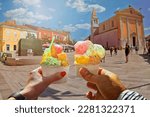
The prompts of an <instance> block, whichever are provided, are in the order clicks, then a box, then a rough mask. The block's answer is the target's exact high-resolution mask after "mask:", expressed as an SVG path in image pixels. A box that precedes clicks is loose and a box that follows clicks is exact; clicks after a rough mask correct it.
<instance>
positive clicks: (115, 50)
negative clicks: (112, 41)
mask: <svg viewBox="0 0 150 117" xmlns="http://www.w3.org/2000/svg"><path fill="white" fill-rule="evenodd" d="M114 53H115V55H117V48H116V47H115V48H114Z"/></svg>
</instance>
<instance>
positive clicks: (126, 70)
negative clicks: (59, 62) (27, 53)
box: [0, 51, 150, 100]
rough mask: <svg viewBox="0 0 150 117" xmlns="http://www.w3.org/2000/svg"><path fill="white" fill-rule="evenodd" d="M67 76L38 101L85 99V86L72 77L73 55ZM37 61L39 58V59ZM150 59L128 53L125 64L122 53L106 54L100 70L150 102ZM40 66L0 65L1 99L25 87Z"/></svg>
mask: <svg viewBox="0 0 150 117" xmlns="http://www.w3.org/2000/svg"><path fill="white" fill-rule="evenodd" d="M68 56H69V62H70V65H71V67H70V72H69V78H68V81H67V83H63V84H52V85H50V86H49V87H48V88H47V89H46V90H45V92H43V93H42V94H41V96H40V97H39V99H57V100H62V99H63V100H72V99H74V100H80V99H81V100H83V99H87V98H86V97H85V93H86V92H87V91H88V90H89V89H88V88H87V87H86V82H85V81H84V80H83V79H82V78H78V77H75V73H74V72H75V68H74V66H73V61H74V57H73V53H69V54H68ZM39 59H40V57H39ZM149 59H150V58H143V57H142V56H140V55H136V54H135V53H134V52H133V53H130V56H129V62H128V63H125V56H124V51H118V55H113V57H111V56H110V55H109V51H107V55H106V59H105V62H102V63H101V64H100V66H101V67H103V68H105V69H108V70H110V71H112V72H114V73H116V74H118V75H119V77H120V79H121V81H122V82H123V83H124V84H125V86H126V87H127V88H136V89H133V90H135V91H138V92H139V93H141V94H143V95H144V96H145V97H146V98H148V99H150V61H149ZM38 66H39V65H27V66H5V65H3V64H2V63H1V64H0V99H7V97H8V96H9V95H10V94H11V93H12V92H16V91H18V90H20V88H22V87H24V85H25V83H26V80H27V78H28V73H29V72H30V71H31V70H33V69H35V68H37V67H38Z"/></svg>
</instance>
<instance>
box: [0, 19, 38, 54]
mask: <svg viewBox="0 0 150 117" xmlns="http://www.w3.org/2000/svg"><path fill="white" fill-rule="evenodd" d="M31 32H33V33H32V34H34V35H35V37H37V34H36V32H35V31H32V30H30V29H29V28H27V27H25V26H21V25H20V26H19V25H16V22H15V21H7V22H4V23H1V24H0V52H9V53H10V52H16V51H17V50H18V42H19V40H20V39H21V38H26V37H27V36H28V34H29V33H30V34H31Z"/></svg>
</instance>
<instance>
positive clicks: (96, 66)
mask: <svg viewBox="0 0 150 117" xmlns="http://www.w3.org/2000/svg"><path fill="white" fill-rule="evenodd" d="M82 67H84V68H86V69H88V70H89V71H90V72H91V73H93V74H95V75H97V74H98V69H99V64H87V65H82V64H81V65H78V64H76V65H75V69H76V70H75V71H76V75H77V76H78V77H81V75H80V73H79V70H80V68H82Z"/></svg>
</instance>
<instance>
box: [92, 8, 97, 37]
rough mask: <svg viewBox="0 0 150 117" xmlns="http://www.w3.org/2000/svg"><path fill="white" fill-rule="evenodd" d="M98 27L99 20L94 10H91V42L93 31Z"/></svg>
mask: <svg viewBox="0 0 150 117" xmlns="http://www.w3.org/2000/svg"><path fill="white" fill-rule="evenodd" d="M98 27H99V19H98V17H97V15H96V9H95V8H93V11H92V15H91V40H92V39H93V36H94V32H95V30H96V29H97V28H98Z"/></svg>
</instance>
